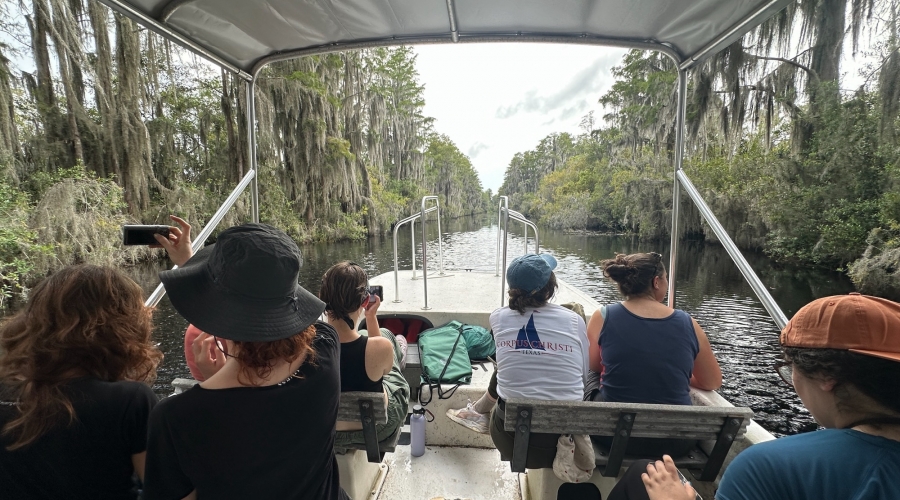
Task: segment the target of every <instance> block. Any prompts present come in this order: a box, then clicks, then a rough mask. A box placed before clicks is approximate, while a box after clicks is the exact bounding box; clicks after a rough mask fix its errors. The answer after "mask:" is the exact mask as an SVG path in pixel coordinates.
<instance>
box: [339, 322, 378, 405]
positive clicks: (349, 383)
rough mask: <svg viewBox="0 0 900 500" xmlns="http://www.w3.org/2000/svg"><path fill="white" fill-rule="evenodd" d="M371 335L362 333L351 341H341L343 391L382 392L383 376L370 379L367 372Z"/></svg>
mask: <svg viewBox="0 0 900 500" xmlns="http://www.w3.org/2000/svg"><path fill="white" fill-rule="evenodd" d="M368 342H369V337H366V336H365V335H360V336H359V338H358V339H356V340H354V341H351V342H341V392H350V391H361V392H381V391H383V390H384V389H383V388H382V386H381V380H382V378H384V377H382V378H379V379H378V380H376V381H372V380H369V375H368V374H367V373H366V345H367V344H368Z"/></svg>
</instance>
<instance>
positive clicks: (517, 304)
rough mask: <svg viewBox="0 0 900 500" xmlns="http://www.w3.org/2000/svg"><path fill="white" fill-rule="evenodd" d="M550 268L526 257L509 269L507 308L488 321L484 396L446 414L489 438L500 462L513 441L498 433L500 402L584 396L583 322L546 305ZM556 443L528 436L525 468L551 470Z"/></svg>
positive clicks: (552, 262)
mask: <svg viewBox="0 0 900 500" xmlns="http://www.w3.org/2000/svg"><path fill="white" fill-rule="evenodd" d="M556 266H557V262H556V258H554V257H553V256H552V255H549V254H526V255H523V256H521V257H518V258H516V259H514V260H513V261H512V262H511V263H510V264H509V267H508V268H507V270H506V279H507V281H508V283H509V291H508V296H509V305H508V306H505V307H501V308H499V309H497V310H495V311H494V312H493V313H491V316H490V325H491V330H492V332H493V334H494V342H495V344H496V346H497V353H496V359H497V368H496V370H495V371H494V374H493V375H492V377H491V381H490V383H489V385H488V390H487V392H486V393H485V394H484V395H483V396H482V397H481V398H480V399H479V400H478V401H477V402H475V403H469V404H468V405H467V406H466V408H461V409H451V410H448V411H447V416H448V417H449V418H450V419H451V420H453V421H455V422H457V423H459V424H462V425H464V426H466V427H468V428H470V429H472V430H476V431H478V432H482V433H489V434H490V436H491V440H492V441H493V442H494V446H496V447H497V449H498V450H499V451H500V456H501V457H503V459H504V460H509V457H511V456H512V450H513V440H514V435H513V433H511V432H506V431H505V430H503V412H502V411H500V412H498V411H495V410H496V406H498V405H499V406H500V407H501V409H502V408H503V407H504V405H505V403H504V400H505V399H506V398H533V399H543V400H551V401H553V400H556V401H579V400H581V394H582V392H583V391H584V375H585V373H587V360H588V358H587V356H588V354H587V337H586V336H585V326H584V319H583V318H582V317H581V316H579V315H578V314H576V313H575V312H573V311H572V310H570V309H567V308H565V307H562V306H560V305H557V304H551V303H550V299H551V298H553V296H554V295H555V293H556V289H557V286H558V285H557V282H556V275H555V274H554V273H553V270H554V269H555V268H556ZM487 413H490V416H488V415H487ZM558 440H559V435H555V434H532V435H531V440H530V441H529V448H528V460H527V463H526V467H528V468H549V467H551V466H552V465H553V459H554V458H555V457H556V445H557V441H558Z"/></svg>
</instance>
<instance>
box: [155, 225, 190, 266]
mask: <svg viewBox="0 0 900 500" xmlns="http://www.w3.org/2000/svg"><path fill="white" fill-rule="evenodd" d="M169 218H170V219H172V221H174V222H175V224H177V225H178V227H175V226H170V228H169V237H168V238H166V237H165V236H162V235H160V234H155V235H153V237H154V238H156V241H158V242H159V246H161V247H163V248H165V249H166V253H167V254H169V258H170V259H172V263H174V264H175V265H176V266H178V267H181V266H183V265H184V263H185V262H187V261H188V260H190V258H191V257H193V255H194V249H193V248H192V247H191V225H190V224H188V223H187V222H186V221H185V220H184V219H182V218H181V217H176V216H174V215H170V216H169Z"/></svg>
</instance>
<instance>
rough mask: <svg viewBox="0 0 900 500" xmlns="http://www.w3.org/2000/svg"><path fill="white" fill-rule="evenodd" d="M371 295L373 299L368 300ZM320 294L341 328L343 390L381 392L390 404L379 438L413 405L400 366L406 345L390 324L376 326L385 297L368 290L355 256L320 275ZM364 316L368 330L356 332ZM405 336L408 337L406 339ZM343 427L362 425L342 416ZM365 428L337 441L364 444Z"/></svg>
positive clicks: (392, 429) (342, 444) (332, 321)
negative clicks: (388, 327)
mask: <svg viewBox="0 0 900 500" xmlns="http://www.w3.org/2000/svg"><path fill="white" fill-rule="evenodd" d="M370 297H371V298H374V302H370ZM319 298H320V299H322V301H323V302H325V314H326V318H327V320H328V324H330V325H331V326H332V327H333V328H334V329H335V330H337V332H338V337H339V339H340V342H341V392H353V391H359V392H382V393H384V395H385V399H386V401H387V404H388V419H387V423H385V424H379V425H377V426H376V434H377V437H378V440H379V441H381V440H384V439H386V438H388V437H389V436H391V435H392V434H394V433H395V432H396V431H397V429H399V428H400V426H402V425H403V421H404V419H405V418H406V413H407V410H408V407H409V383H408V382H407V381H406V378H404V377H403V372H402V371H401V359H402V355H403V349H402V346H401V344H400V342H401V341H400V340H399V339H402V338H403V337H395V336H394V334H393V333H391V331H390V330H388V329H386V328H379V327H378V317H377V314H378V307H379V306H380V305H381V298H379V297H378V296H377V295H375V294H371V293H369V278H368V276H367V275H366V271H365V270H364V269H363V268H362V267H360V266H359V265H358V264H356V263H354V262H349V261H344V262H339V263H337V264H335V265H333V266H331V267H330V268H329V269H328V270H327V271H325V275H324V276H323V277H322V287H321V288H320V289H319ZM363 316H365V318H366V326H367V327H368V331H366V330H361V331H360V332H357V326H358V325H359V323H360V321H361V320H362V319H363ZM404 340H405V339H404ZM337 429H338V430H339V431H357V430H360V429H362V424H360V423H359V422H338V426H337ZM363 443H365V440H364V439H363V435H362V432H349V433H345V432H339V433H338V435H337V437H336V438H335V446H336V447H337V448H339V449H340V448H343V447H345V446H347V445H350V444H363Z"/></svg>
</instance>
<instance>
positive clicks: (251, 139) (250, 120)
mask: <svg viewBox="0 0 900 500" xmlns="http://www.w3.org/2000/svg"><path fill="white" fill-rule="evenodd" d="M247 148H248V149H249V151H248V152H247V156H248V157H249V160H250V170H252V171H254V172H256V171H257V163H256V162H257V158H256V76H254V77H253V78H251V79H250V81H249V82H247ZM250 220H251V221H253V222H256V223H259V176H253V182H252V183H251V184H250Z"/></svg>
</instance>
